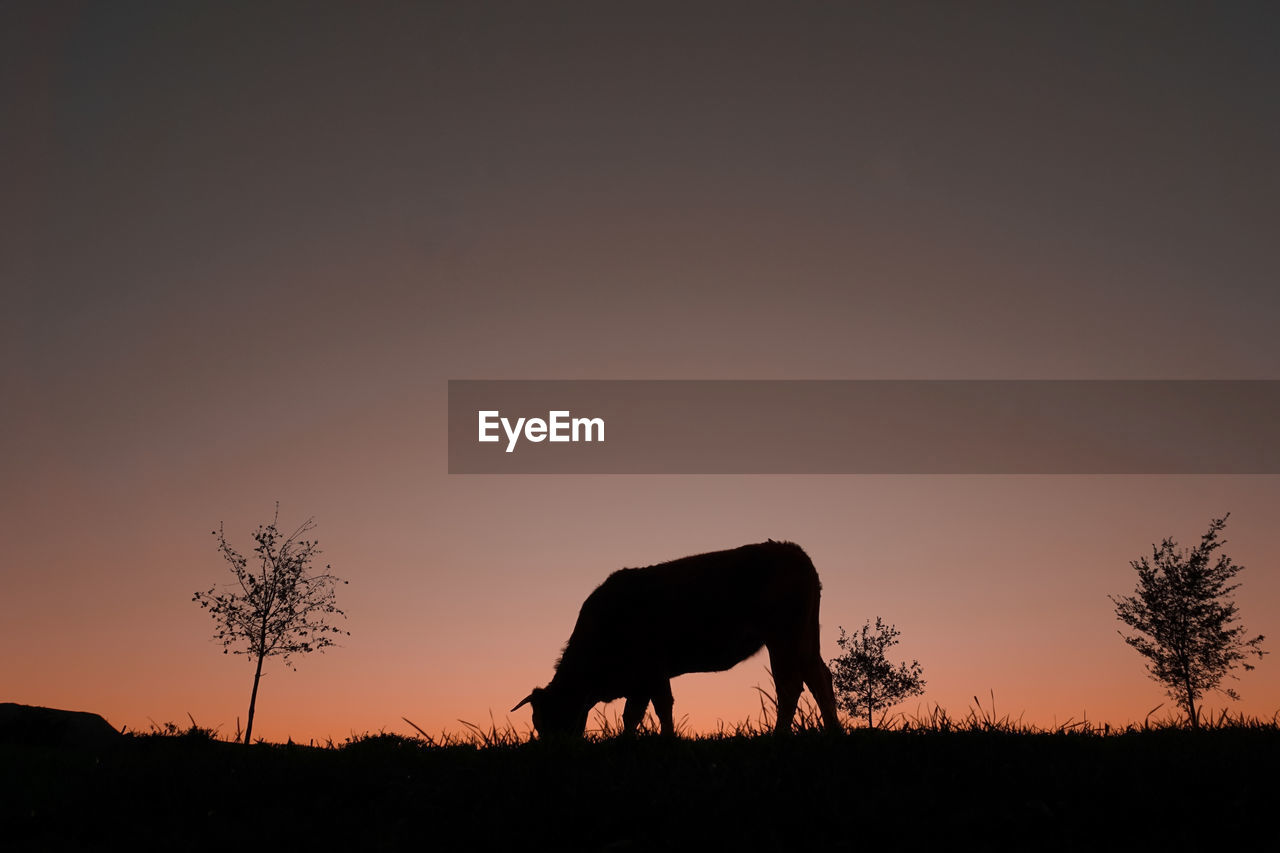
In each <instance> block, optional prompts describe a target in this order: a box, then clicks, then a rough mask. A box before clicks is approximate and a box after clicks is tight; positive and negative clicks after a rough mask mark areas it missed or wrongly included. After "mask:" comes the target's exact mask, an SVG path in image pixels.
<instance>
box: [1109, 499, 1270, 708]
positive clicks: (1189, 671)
mask: <svg viewBox="0 0 1280 853" xmlns="http://www.w3.org/2000/svg"><path fill="white" fill-rule="evenodd" d="M1229 515H1230V513H1228V515H1224V516H1223V517H1222V518H1215V519H1213V520H1212V521H1211V522H1210V523H1209V532H1207V533H1205V534H1204V535H1203V536H1201V537H1200V544H1199V545H1197V546H1196V547H1194V548H1192V549H1191V550H1190V551H1185V550H1183V549H1181V548H1179V547H1178V543H1177V542H1174V541H1173V540H1172V539H1165V540H1164V541H1163V542H1161V543H1160V546H1159V547H1156V546H1155V545H1152V546H1151V557H1150V559H1148V558H1147V557H1143V558H1141V559H1140V560H1131V561H1130V563H1129V565H1131V566H1133V569H1134V571H1136V572H1137V573H1138V587H1137V589H1136V590H1135V593H1134V594H1133V595H1124V596H1120V597H1119V598H1117V597H1115V596H1114V595H1113V596H1108V597H1109V598H1110V599H1111V601H1112V603H1113V604H1115V606H1116V616H1117V617H1118V618H1119V619H1120V621H1121V622H1123V623H1124V624H1125V625H1128V626H1129V627H1130V628H1132V629H1134V630H1135V631H1136V632H1137V633H1136V634H1133V635H1126V634H1124V633H1123V632H1120V636H1121V637H1123V638H1124V641H1125V642H1126V643H1128V644H1129V645H1130V646H1133V648H1135V649H1136V650H1137V651H1138V653H1139V654H1140V655H1142V656H1143V657H1144V658H1146V660H1147V672H1149V673H1150V674H1151V678H1152V679H1153V680H1155V681H1158V682H1159V683H1160V684H1162V685H1163V686H1164V687H1165V689H1166V690H1167V691H1168V693H1169V696H1170V698H1172V699H1173V700H1174V701H1175V702H1177V703H1178V705H1179V706H1180V707H1181V708H1182V709H1183V710H1184V711H1186V713H1187V721H1188V722H1189V723H1190V724H1191V727H1192V728H1199V727H1200V713H1199V709H1198V708H1197V707H1196V701H1197V700H1198V699H1200V697H1201V696H1203V695H1204V694H1205V693H1206V692H1207V691H1210V690H1217V691H1218V692H1219V693H1221V694H1223V695H1224V696H1226V697H1227V698H1229V699H1239V698H1240V697H1239V695H1238V694H1237V693H1236V692H1235V691H1234V690H1232V689H1231V688H1230V687H1222V686H1221V683H1222V679H1223V678H1225V677H1231V678H1235V675H1233V674H1232V670H1234V669H1235V668H1236V667H1237V666H1240V667H1243V668H1244V669H1246V670H1250V669H1253V665H1252V664H1250V663H1249V662H1248V659H1249V658H1252V657H1257V658H1261V657H1262V656H1263V655H1264V654H1266V652H1265V651H1263V650H1262V641H1263V640H1264V639H1265V638H1264V637H1263V636H1262V635H1261V634H1259V635H1257V636H1256V637H1250V636H1249V635H1248V633H1247V632H1246V631H1245V628H1244V626H1243V625H1240V624H1238V622H1239V620H1238V619H1237V616H1236V613H1237V610H1236V604H1235V602H1234V601H1232V600H1231V593H1232V592H1233V591H1234V590H1235V589H1236V587H1238V586H1239V584H1238V583H1233V582H1232V581H1233V580H1234V579H1235V576H1236V573H1237V572H1239V571H1240V570H1241V569H1243V568H1244V566H1241V565H1239V564H1238V563H1235V562H1232V560H1231V558H1230V557H1228V556H1227V555H1226V554H1217V555H1215V554H1214V552H1215V551H1217V550H1218V549H1219V548H1221V547H1222V546H1223V545H1225V544H1226V542H1225V541H1219V539H1218V533H1220V532H1221V531H1222V528H1223V527H1225V526H1226V524H1227V518H1228V516H1229Z"/></svg>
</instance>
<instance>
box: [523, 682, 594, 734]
mask: <svg viewBox="0 0 1280 853" xmlns="http://www.w3.org/2000/svg"><path fill="white" fill-rule="evenodd" d="M526 704H527V705H529V706H530V707H532V708H533V728H534V729H535V730H536V731H537V732H538V736H539V737H546V736H548V735H581V734H582V733H583V732H584V731H586V728H587V714H588V713H589V712H590V711H591V703H589V702H586V701H584V700H583V699H582V697H581V696H573V695H570V693H567V692H565V691H564V690H561V689H558V688H557V687H556V685H555V684H554V683H552V684H548V685H547V686H546V687H535V688H533V692H532V693H530V694H529V695H528V696H526V697H524V698H523V699H521V700H520V701H519V702H518V703H517V704H516V707H515V708H512V709H511V710H512V711H515V710H518V709H519V708H520V707H522V706H523V705H526Z"/></svg>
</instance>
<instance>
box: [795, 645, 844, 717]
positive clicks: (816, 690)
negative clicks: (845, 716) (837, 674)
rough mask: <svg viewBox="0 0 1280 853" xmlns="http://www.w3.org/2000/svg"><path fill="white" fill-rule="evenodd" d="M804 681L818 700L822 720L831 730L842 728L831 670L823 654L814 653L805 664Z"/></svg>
mask: <svg viewBox="0 0 1280 853" xmlns="http://www.w3.org/2000/svg"><path fill="white" fill-rule="evenodd" d="M804 683H805V684H806V685H808V687H809V692H810V693H812V694H813V697H814V698H815V699H817V700H818V708H819V710H821V711H822V722H823V724H824V725H825V726H826V729H827V731H829V732H838V731H840V730H841V726H840V716H839V715H838V714H837V713H836V694H835V690H834V689H832V686H831V670H829V669H827V665H826V663H825V662H823V660H822V655H821V654H818V653H816V652H815V653H814V655H813V656H811V657H810V658H809V659H808V661H807V662H806V664H805V672H804Z"/></svg>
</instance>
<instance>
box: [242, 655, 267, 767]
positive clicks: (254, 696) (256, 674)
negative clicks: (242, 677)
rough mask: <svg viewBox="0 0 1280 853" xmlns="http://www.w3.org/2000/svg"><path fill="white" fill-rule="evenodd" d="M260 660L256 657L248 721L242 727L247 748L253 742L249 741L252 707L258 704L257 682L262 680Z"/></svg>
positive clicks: (251, 727)
mask: <svg viewBox="0 0 1280 853" xmlns="http://www.w3.org/2000/svg"><path fill="white" fill-rule="evenodd" d="M262 658H263V655H261V654H259V655H258V669H257V671H255V672H254V673H253V692H252V693H251V694H249V721H248V722H247V723H246V724H245V727H244V745H245V746H248V745H249V744H250V743H252V742H253V741H251V740H249V738H250V736H251V735H253V707H254V706H255V705H256V704H258V680H259V679H261V678H262Z"/></svg>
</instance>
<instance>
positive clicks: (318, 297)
mask: <svg viewBox="0 0 1280 853" xmlns="http://www.w3.org/2000/svg"><path fill="white" fill-rule="evenodd" d="M688 5H690V4H672V5H662V4H655V3H644V4H626V5H624V4H614V3H608V4H592V3H583V4H577V5H564V4H547V3H538V4H519V3H512V4H491V3H466V4H461V3H458V4H426V3H417V4H397V3H389V2H388V3H376V4H347V3H331V4H321V3H305V4H286V3H271V4H257V3H252V4H249V3H246V4H237V3H226V4H222V3H220V4H207V3H165V4H154V3H150V4H129V3H111V4H95V3H71V2H68V3H57V4H46V3H27V4H5V5H4V7H3V10H2V11H0V98H2V101H0V103H2V104H3V114H4V116H5V118H4V121H3V122H2V123H0V146H2V148H0V164H2V166H0V168H3V170H4V176H3V183H2V185H3V187H4V190H3V193H2V194H0V216H2V217H3V218H2V219H0V283H2V286H3V294H4V309H3V311H2V312H0V333H2V337H0V347H3V350H0V354H2V355H3V360H2V361H0V365H2V367H0V370H2V371H3V372H2V373H0V382H3V397H2V399H3V406H2V407H0V482H2V483H3V485H2V486H0V542H2V543H3V550H2V551H0V573H2V574H3V589H4V593H3V595H0V637H2V638H3V643H4V648H5V653H4V654H3V655H0V700H5V701H18V702H24V703H29V704H41V705H49V706H54V707H65V708H75V709H81V710H90V711H95V712H99V713H102V714H103V715H104V716H106V717H107V718H108V719H109V720H110V721H111V722H112V723H113V724H114V725H116V726H128V727H130V728H132V729H144V730H145V729H146V728H147V727H148V725H149V721H156V722H164V721H167V720H174V721H179V722H185V721H186V719H187V717H186V715H187V713H188V712H189V713H190V714H192V715H193V716H194V717H195V719H196V720H197V721H199V722H200V723H201V724H202V725H211V726H220V727H221V731H222V732H223V733H224V734H230V733H231V732H232V731H234V729H235V723H236V718H237V716H239V717H241V719H242V720H243V716H244V713H245V708H246V706H247V701H248V693H249V688H250V681H251V677H252V666H251V664H250V662H249V661H248V660H247V659H246V658H244V657H240V658H234V659H232V658H228V657H224V656H223V655H222V654H221V653H220V648H219V647H218V646H217V645H216V644H214V643H213V642H212V640H211V636H212V629H213V623H212V621H211V620H210V619H209V618H208V617H207V615H205V614H204V613H203V612H201V611H200V610H199V608H198V607H197V606H196V605H195V604H193V603H192V602H191V600H190V599H191V594H192V592H193V591H195V590H197V589H205V588H207V587H209V586H210V585H211V584H214V583H221V582H223V581H224V580H230V574H229V573H227V571H226V566H225V564H224V563H222V561H221V559H220V558H219V556H218V553H217V550H216V542H215V540H214V538H213V537H211V536H210V535H209V532H210V531H211V530H213V529H214V528H216V527H217V525H218V523H219V522H225V524H226V528H227V531H228V536H229V538H230V539H231V541H232V542H233V543H236V544H239V545H241V546H242V547H243V548H245V549H247V548H248V547H249V533H250V532H251V531H252V529H253V528H254V526H255V525H256V524H258V523H260V522H264V521H266V520H268V519H269V517H270V513H271V511H272V507H273V505H274V503H275V501H277V500H278V501H280V504H281V520H282V523H283V524H297V523H300V522H301V521H302V520H303V519H305V518H306V517H308V516H314V517H315V520H316V522H317V525H318V529H317V533H318V535H319V538H320V542H321V545H322V547H323V548H324V550H325V552H326V553H325V559H326V560H327V561H328V562H331V563H332V565H333V568H334V571H335V572H336V573H337V574H339V575H340V576H342V577H344V578H347V579H349V581H350V585H349V586H347V587H343V588H342V589H341V593H340V603H341V604H342V605H343V606H344V607H345V608H346V609H347V611H348V612H349V614H350V619H349V621H348V624H347V627H348V628H349V629H350V631H351V637H350V638H348V639H347V640H345V641H344V643H343V646H342V647H341V648H337V649H332V650H330V651H328V652H326V653H325V654H323V655H313V656H311V657H307V658H303V659H302V660H301V662H300V664H299V666H298V669H297V671H296V672H293V671H289V670H287V669H286V668H285V667H284V666H283V665H282V664H281V663H280V662H279V661H278V660H277V661H272V662H270V663H269V665H268V668H267V673H268V674H267V675H266V677H265V678H264V681H263V687H262V692H261V694H260V697H259V705H258V716H257V719H256V721H255V734H261V735H262V736H264V737H266V738H268V739H272V740H274V739H280V740H283V739H284V738H285V737H286V736H292V737H293V738H294V739H306V738H310V737H316V738H324V737H333V738H335V739H336V740H341V739H342V738H344V737H346V736H347V735H349V734H351V733H352V732H365V731H377V730H380V729H386V730H389V731H401V732H408V731H409V729H408V728H407V727H406V726H405V725H404V724H403V722H401V717H402V716H404V717H409V718H410V719H412V720H414V722H416V723H418V724H419V725H421V726H422V727H423V728H426V729H428V730H429V731H438V730H440V729H445V728H448V729H453V730H456V729H459V728H460V725H459V724H458V723H457V720H458V719H459V718H462V719H467V720H472V721H475V722H482V723H486V724H487V722H488V720H489V715H490V713H491V712H492V714H493V715H494V717H495V718H496V720H497V721H498V722H499V724H501V723H502V722H503V721H504V720H505V719H506V717H507V714H506V709H507V708H509V707H510V706H511V705H512V704H514V703H515V702H516V701H517V700H518V699H520V698H521V697H523V696H524V695H525V694H526V693H527V692H528V689H529V688H530V687H531V686H533V685H534V684H544V683H545V682H546V681H547V680H548V679H549V678H550V677H551V674H552V664H553V662H554V661H555V658H556V656H557V654H558V652H559V650H560V647H561V645H562V644H563V643H564V641H565V640H566V639H567V638H568V635H569V632H570V630H571V628H572V626H573V621H574V618H575V616H576V613H577V609H578V607H579V606H580V604H581V602H582V600H583V598H585V597H586V595H587V594H588V593H589V592H590V591H591V590H592V589H593V588H594V587H595V585H596V584H598V583H599V582H600V581H601V580H603V579H604V577H605V576H606V575H607V574H608V573H609V572H610V571H612V570H614V569H617V568H620V567H622V566H636V565H647V564H651V563H655V562H659V561H662V560H666V559H671V558H675V557H679V556H683V555H686V554H690V553H696V552H702V551H708V550H717V549H720V548H728V547H734V546H737V545H741V544H744V543H747V542H757V541H761V540H764V539H766V538H770V537H772V538H775V539H791V540H794V541H797V542H799V543H800V544H801V545H803V546H804V547H805V549H806V550H807V551H808V552H809V554H810V556H811V557H812V558H813V560H814V562H815V564H816V565H817V567H818V570H819V572H820V574H821V576H822V580H823V584H824V599H823V613H822V619H823V644H824V652H825V653H826V655H827V656H828V657H833V656H834V655H835V653H836V651H837V649H836V646H835V637H836V635H837V626H839V625H844V626H845V627H846V628H849V629H851V630H852V629H854V628H856V627H857V626H860V625H861V624H862V622H863V620H865V619H869V618H874V617H875V616H877V615H879V616H882V617H884V619H885V620H886V621H889V622H893V623H895V624H896V625H897V626H898V628H899V629H900V630H901V632H902V637H901V645H900V646H899V647H898V648H897V651H898V652H900V654H901V655H902V656H903V657H908V658H912V657H914V658H918V659H919V660H920V662H921V663H922V665H923V666H924V671H925V676H926V678H927V679H928V683H929V689H928V693H927V694H926V696H925V697H924V698H923V700H919V701H917V700H912V702H911V703H908V704H907V705H905V706H902V708H901V710H904V711H908V712H915V711H916V710H918V709H923V708H926V707H932V705H933V703H935V702H936V703H939V704H941V705H943V706H944V707H946V708H948V709H950V710H951V711H952V712H963V711H964V710H965V709H966V708H967V707H968V705H969V704H971V703H972V701H973V699H972V697H973V696H974V695H975V694H977V695H978V696H980V697H982V698H983V699H984V701H989V700H988V699H987V697H988V695H989V692H994V695H995V701H996V706H997V710H998V711H999V712H1000V713H1001V714H1003V713H1006V712H1007V713H1010V714H1011V715H1012V716H1014V717H1018V716H1019V715H1021V716H1022V718H1023V719H1024V721H1026V722H1034V723H1040V724H1052V723H1054V722H1055V721H1058V722H1061V721H1064V720H1066V719H1068V718H1075V719H1080V717H1081V715H1082V714H1086V713H1087V714H1088V717H1089V718H1090V719H1094V720H1109V721H1112V722H1115V723H1123V722H1126V721H1130V720H1140V719H1142V717H1143V716H1144V715H1145V714H1146V713H1147V711H1148V710H1149V709H1151V708H1152V707H1153V706H1155V705H1157V704H1159V703H1160V702H1162V701H1167V700H1165V698H1164V696H1163V691H1162V689H1161V688H1160V687H1159V686H1158V685H1156V684H1154V683H1153V682H1151V681H1150V680H1149V679H1148V678H1147V676H1146V674H1145V672H1144V670H1143V667H1142V663H1141V660H1140V658H1139V657H1138V655H1137V654H1136V653H1135V652H1133V651H1132V650H1131V649H1129V648H1128V647H1127V646H1125V645H1124V643H1123V642H1122V641H1121V640H1120V638H1119V637H1118V636H1117V634H1116V628H1117V627H1118V626H1117V623H1116V621H1115V619H1114V615H1113V610H1112V605H1111V603H1110V602H1109V601H1108V599H1107V595H1108V594H1109V593H1110V594H1124V593H1128V592H1130V591H1132V588H1133V584H1134V580H1135V578H1134V573H1133V571H1132V570H1131V569H1130V567H1129V560H1132V559H1135V558H1137V557H1139V556H1141V555H1143V554H1144V553H1149V552H1150V546H1151V543H1153V542H1157V541H1159V540H1160V539H1161V538H1162V537H1165V536H1173V537H1174V538H1176V539H1178V540H1179V541H1180V542H1184V543H1187V544H1192V543H1194V542H1195V541H1197V540H1198V537H1199V536H1200V535H1201V534H1202V533H1203V532H1204V530H1205V529H1206V527H1207V525H1208V522H1209V519H1210V518H1211V517H1214V516H1217V515H1221V514H1223V513H1225V512H1228V511H1230V512H1231V513H1232V517H1231V520H1230V522H1229V524H1228V526H1227V529H1226V538H1227V539H1228V540H1229V544H1228V546H1227V547H1226V549H1225V550H1226V552H1227V553H1228V554H1229V555H1230V556H1232V557H1233V558H1234V559H1235V560H1236V561H1237V562H1239V563H1242V564H1244V565H1245V566H1246V567H1247V568H1246V570H1245V572H1244V573H1242V574H1241V575H1240V580H1241V582H1242V586H1241V588H1240V590H1239V591H1238V593H1237V600H1238V602H1239V604H1240V607H1241V615H1242V616H1243V619H1244V623H1245V625H1246V626H1247V627H1248V628H1250V629H1251V630H1252V631H1253V632H1255V633H1264V634H1266V635H1268V637H1280V576H1278V574H1277V559H1278V558H1280V528H1277V525H1276V523H1275V520H1276V510H1277V507H1280V478H1276V477H1262V476H1258V477H1154V476H1153V477H996V476H990V477H955V476H953V477H924V476H911V477H907V476H899V477H892V476H882V477H855V476H825V477H783V476H767V477H750V476H736V477H735V476H704V477H677V476H670V477H665V476H663V477H660V476H632V477H570V476H527V477H467V476H449V475H448V474H447V473H446V466H447V455H446V444H445V425H446V409H445V402H446V397H445V395H446V382H447V380H448V379H450V378H455V379H461V378H467V379H502V378H511V379H560V378H597V379H614V378H617V379H628V378H654V379H666V378H672V379H702V378H735V379H738V378H741V379H757V378H758V379H787V378H806V379H827V378H831V379H863V378H916V379H939V378H1018V379H1036V378H1044V379H1060V378H1079V379H1094V378H1099V379H1100V378H1110V379H1121V378H1123V379H1191V378H1195V379H1228V378H1241V379H1280V342H1278V341H1277V337H1276V334H1275V325H1276V319H1277V316H1280V311H1278V310H1277V309H1278V308H1280V290H1278V289H1277V287H1276V282H1277V278H1276V274H1277V269H1278V268H1280V263H1278V261H1280V241H1277V240H1276V233H1277V225H1278V224H1280V208H1278V202H1280V169H1278V166H1277V164H1278V163H1280V160H1277V157H1276V152H1277V151H1280V111H1277V109H1276V103H1277V96H1278V95H1280V54H1277V52H1276V50H1275V45H1276V44H1278V43H1280V12H1278V10H1277V7H1276V6H1275V5H1274V4H1267V3H1257V4H1231V5H1230V6H1225V4H1213V5H1210V4H1192V5H1182V4H1174V3H1149V4H1139V3H1127V4H1111V3H1101V4H1089V5H1084V4H1062V5H1061V6H1052V7H1051V6H1048V4H1036V5H1035V7H1034V8H1032V7H1031V4H1018V3H1008V4H1005V3H1001V4H985V3H984V4H963V8H961V6H959V5H956V4H922V5H918V4H911V3H898V2H895V3H878V4H832V3H821V4H811V5H807V6H806V5H802V4H791V3H788V4H785V6H784V5H783V4H749V3H734V4H694V5H695V6H696V8H695V9H693V10H691V9H689V8H687V6H688ZM1230 416H1231V413H1224V417H1230ZM765 666H766V659H765V658H764V657H763V656H758V657H755V658H752V659H751V660H749V661H747V662H745V663H743V664H741V665H740V666H739V667H737V668H735V669H734V670H732V671H730V672H728V673H720V674H714V675H688V676H684V677H681V678H678V679H677V680H676V681H675V683H674V692H675V697H676V716H677V719H679V718H680V717H682V716H684V715H688V723H689V725H690V726H691V727H692V728H694V729H705V728H710V727H713V726H714V725H715V724H716V721H717V720H718V719H723V720H725V721H727V722H734V721H737V720H741V719H744V718H745V717H747V716H748V715H750V714H754V713H756V712H757V711H758V708H759V702H758V697H757V694H756V691H755V690H754V689H753V688H754V686H755V685H757V684H759V685H762V686H768V684H769V682H768V677H767V675H766V674H765V669H764V668H765ZM1274 673H1275V663H1274V661H1273V660H1272V659H1271V658H1268V659H1266V660H1265V661H1264V662H1263V664H1262V665H1261V666H1260V667H1259V669H1258V670H1257V671H1255V672H1253V673H1248V674H1245V675H1244V676H1243V678H1242V680H1241V681H1240V682H1239V683H1238V684H1235V685H1234V686H1236V687H1237V688H1238V689H1239V691H1240V692H1241V694H1242V695H1243V697H1244V699H1243V701H1242V702H1240V703H1235V704H1232V703H1228V704H1230V706H1231V707H1232V708H1233V709H1235V710H1239V711H1242V712H1244V713H1247V714H1258V715H1263V716H1266V717H1268V718H1269V717H1271V715H1272V714H1274V713H1275V712H1276V711H1277V709H1280V680H1278V679H1276V677H1275V674H1274ZM1209 704H1210V706H1211V707H1221V706H1222V704H1223V703H1222V702H1219V701H1217V700H1210V702H1209ZM1166 707H1167V705H1166ZM511 720H512V721H513V722H514V723H515V724H517V725H518V726H519V727H521V728H524V727H526V726H527V725H528V722H529V720H528V712H527V710H526V709H522V710H521V711H520V712H518V713H516V714H514V715H511Z"/></svg>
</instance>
